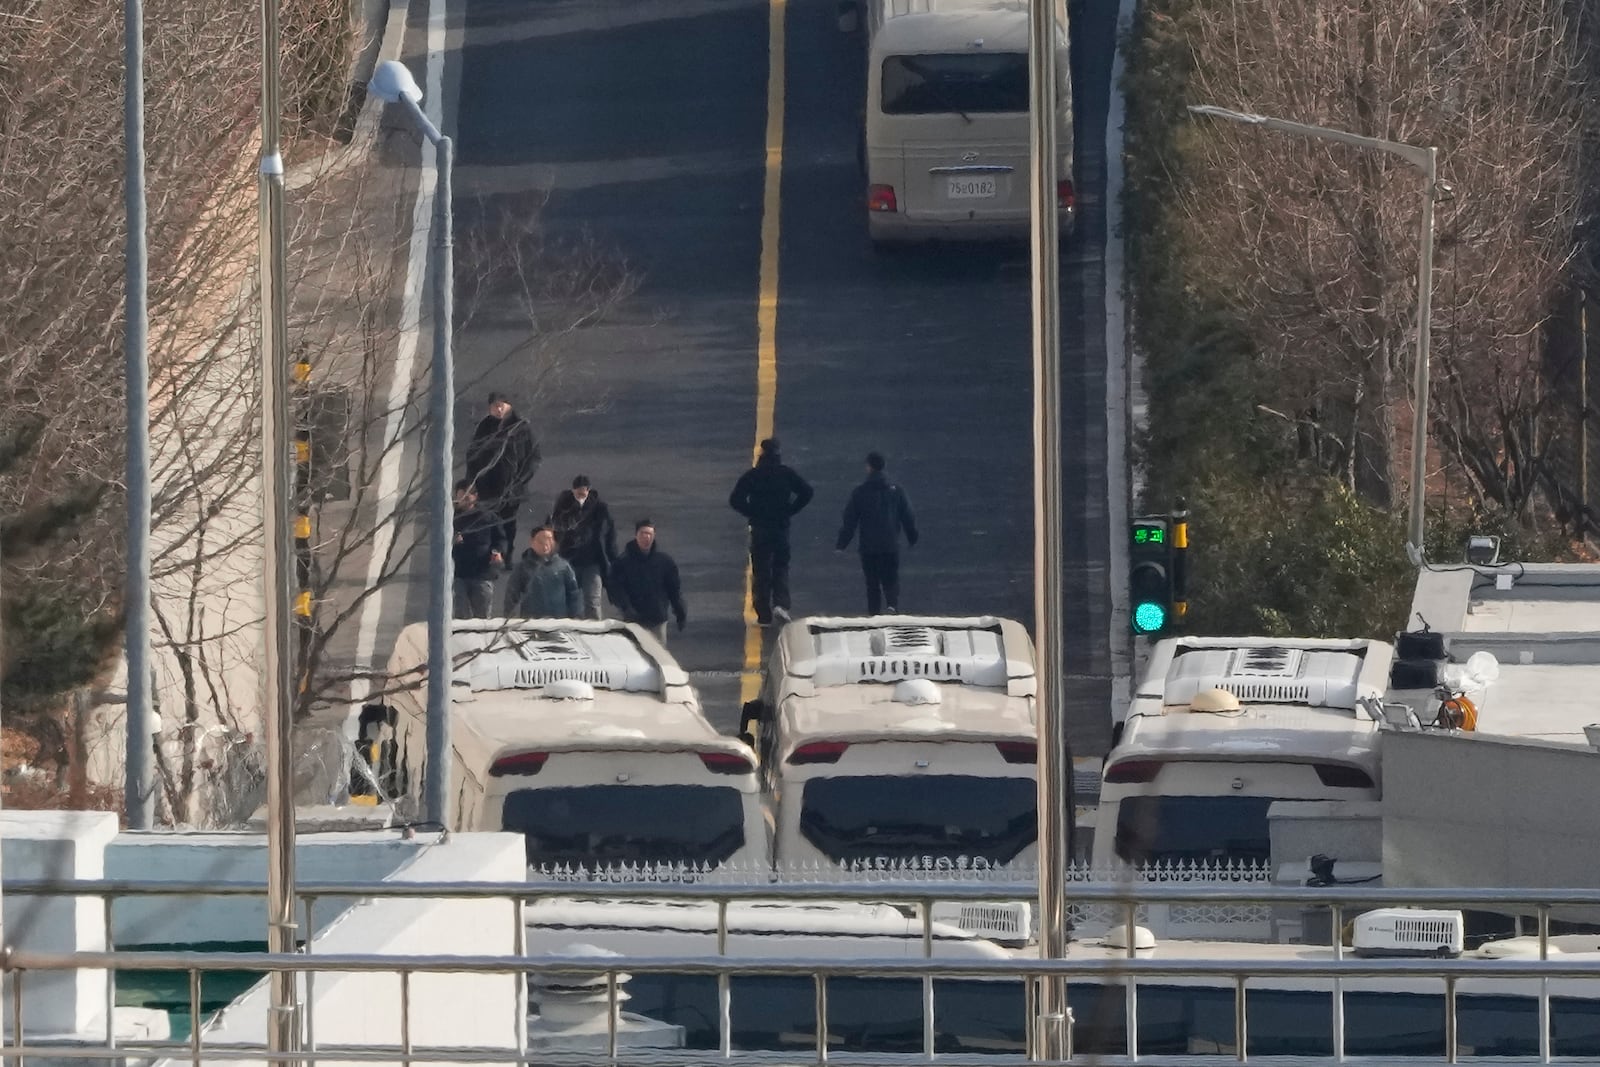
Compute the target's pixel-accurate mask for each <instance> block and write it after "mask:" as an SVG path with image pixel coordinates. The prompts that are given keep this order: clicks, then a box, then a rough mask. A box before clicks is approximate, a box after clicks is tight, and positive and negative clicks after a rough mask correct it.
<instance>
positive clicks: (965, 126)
mask: <svg viewBox="0 0 1600 1067" xmlns="http://www.w3.org/2000/svg"><path fill="white" fill-rule="evenodd" d="M865 2H866V4H867V31H868V34H869V41H868V46H867V54H868V69H867V100H866V107H865V118H864V122H863V126H864V141H863V147H862V163H863V168H864V170H865V171H866V179H867V205H866V206H867V229H868V232H869V234H870V235H871V238H872V241H873V244H874V245H875V246H883V245H890V244H896V243H904V242H911V241H925V240H929V239H947V240H987V239H995V238H1020V237H1026V236H1027V233H1028V222H1029V218H1030V215H1029V202H1028V189H1029V184H1028V173H1029V169H1028V158H1029V157H1028V5H1027V4H1026V3H1025V2H1022V0H865ZM1051 2H1052V3H1053V6H1054V8H1055V15H1056V49H1055V51H1056V55H1055V60H1056V71H1055V73H1056V93H1055V114H1056V154H1057V156H1058V166H1059V170H1058V171H1057V179H1058V180H1057V185H1056V207H1057V220H1058V224H1059V227H1060V231H1061V233H1062V235H1063V236H1065V235H1067V234H1070V233H1071V232H1072V226H1073V218H1074V204H1075V200H1074V192H1073V184H1072V158H1073V157H1072V70H1071V62H1070V57H1069V49H1068V34H1067V12H1066V8H1065V5H1064V4H1063V3H1062V0H1051Z"/></svg>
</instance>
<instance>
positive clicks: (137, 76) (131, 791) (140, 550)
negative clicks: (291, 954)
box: [122, 0, 156, 830]
mask: <svg viewBox="0 0 1600 1067" xmlns="http://www.w3.org/2000/svg"><path fill="white" fill-rule="evenodd" d="M122 58H123V63H122V78H123V83H122V133H123V151H124V155H125V161H124V162H125V167H126V177H125V188H124V190H123V195H124V203H125V206H126V214H127V227H128V233H127V244H126V247H125V251H124V254H123V270H124V278H125V281H124V287H123V288H124V294H125V295H124V297H123V300H124V307H123V318H124V322H125V324H124V326H123V349H124V353H123V354H124V366H123V378H124V383H125V387H126V388H125V391H126V393H127V396H126V404H127V407H126V410H127V417H128V444H127V450H128V455H127V477H128V482H127V484H128V501H127V507H128V591H127V597H126V608H125V615H124V622H123V648H124V653H125V655H126V656H127V660H128V706H127V708H126V709H125V710H126V714H125V716H124V718H123V722H124V723H125V726H124V729H125V731H126V734H127V737H126V746H127V761H128V765H127V768H126V771H125V775H124V781H123V802H124V805H123V806H124V807H125V808H126V810H127V813H128V828H129V829H130V830H149V829H151V828H152V827H153V826H154V824H155V799H156V789H155V775H154V773H153V768H154V765H155V753H154V751H153V742H152V740H151V735H152V734H153V733H154V732H155V730H154V723H153V722H152V721H151V719H152V712H153V707H152V704H153V700H152V694H151V688H152V687H151V675H150V355H149V344H148V341H147V337H148V331H149V317H150V311H149V254H148V251H147V247H148V246H147V245H146V243H145V180H144V2H143V0H126V2H125V3H124V4H123V9H122Z"/></svg>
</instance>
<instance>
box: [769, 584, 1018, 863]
mask: <svg viewBox="0 0 1600 1067" xmlns="http://www.w3.org/2000/svg"><path fill="white" fill-rule="evenodd" d="M1036 684H1037V678H1036V676H1035V672H1034V661H1033V645H1032V643H1031V642H1030V641H1029V640H1028V635H1027V633H1026V632H1025V631H1024V630H1023V629H1022V627H1021V626H1020V625H1018V624H1017V623H1015V622H1011V621H1010V620H1006V619H996V618H988V617H983V618H965V619H955V618H917V617H911V616H902V615H893V616H881V617H874V618H857V619H849V618H807V619H797V620H795V621H794V622H791V623H790V624H789V625H787V626H785V627H784V628H783V631H782V632H781V633H780V635H779V637H778V640H777V642H776V648H775V649H774V651H773V654H772V659H771V662H770V665H769V668H768V671H767V679H766V684H765V688H764V689H763V693H762V696H761V698H760V699H758V700H755V701H752V702H751V703H750V704H748V705H746V706H745V709H744V720H745V723H746V727H745V728H746V730H747V732H748V733H751V734H753V733H755V732H757V731H759V734H760V745H759V751H760V755H761V774H762V778H763V782H764V784H765V787H766V790H767V797H768V805H769V808H770V812H771V817H772V820H773V824H774V827H775V834H774V846H773V853H774V860H775V862H776V864H777V865H778V867H779V868H780V870H781V869H783V868H785V867H790V866H796V865H798V866H800V867H803V868H809V867H813V866H816V867H822V868H824V869H836V870H837V869H846V870H852V869H862V868H867V867H875V866H884V865H894V866H901V865H907V864H910V865H917V866H926V865H929V864H931V865H933V867H934V869H936V870H940V869H951V868H960V867H962V866H964V865H976V866H979V867H1004V866H1008V865H1019V866H1029V865H1031V864H1032V863H1033V861H1034V858H1035V854H1036V841H1037V837H1038V809H1037V802H1036V798H1035V790H1036V785H1035V774H1034V770H1035V763H1036V762H1037V748H1036V731H1037V725H1036V723H1035V720H1034V694H1035V687H1036Z"/></svg>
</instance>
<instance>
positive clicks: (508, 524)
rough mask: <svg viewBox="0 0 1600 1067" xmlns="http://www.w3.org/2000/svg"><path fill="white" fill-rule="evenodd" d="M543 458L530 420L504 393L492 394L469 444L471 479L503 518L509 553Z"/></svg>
mask: <svg viewBox="0 0 1600 1067" xmlns="http://www.w3.org/2000/svg"><path fill="white" fill-rule="evenodd" d="M539 459H540V455H539V442H538V440H537V439H536V438H535V437H534V436H533V427H532V426H529V425H528V420H527V419H525V418H523V417H522V416H521V415H518V414H517V413H516V412H515V411H513V410H512V408H511V401H510V400H509V399H508V398H507V397H506V395H505V394H504V393H490V394H489V411H488V414H486V415H484V417H483V418H482V419H480V420H478V425H477V428H476V429H474V430H473V431H472V441H471V443H470V444H468V445H467V480H468V481H470V482H471V483H472V486H473V488H474V489H476V490H477V491H478V499H479V500H481V501H482V502H483V508H484V510H485V511H488V512H492V513H493V514H494V515H495V517H496V519H497V520H498V521H499V523H500V535H499V536H500V544H501V545H502V546H504V548H505V551H506V554H507V555H508V556H509V555H510V553H511V550H512V546H514V545H515V544H516V543H517V512H518V511H520V510H522V503H523V501H525V500H526V499H527V498H528V483H529V482H531V481H532V480H533V476H534V475H535V474H537V473H538V472H539ZM508 566H509V564H508Z"/></svg>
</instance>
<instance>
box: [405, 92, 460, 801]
mask: <svg viewBox="0 0 1600 1067" xmlns="http://www.w3.org/2000/svg"><path fill="white" fill-rule="evenodd" d="M416 106H417V105H416V103H415V102H411V107H412V108H416ZM417 113H418V114H419V115H420V114H421V111H420V109H418V112H417ZM423 126H424V130H425V131H426V130H429V129H432V124H431V123H428V122H427V121H426V119H424V120H423ZM437 133H438V131H437V130H434V131H433V135H432V136H430V138H429V139H430V140H432V141H433V144H434V146H435V148H437V150H438V152H437V155H436V156H435V160H434V165H435V169H436V170H437V172H438V175H439V182H438V186H437V188H436V189H435V190H434V202H433V203H434V212H433V251H434V259H433V368H432V373H431V375H430V376H429V377H430V380H429V389H430V396H429V405H428V406H429V417H430V421H431V422H432V424H433V425H432V427H431V429H432V431H433V449H432V455H431V456H430V457H429V459H430V465H431V466H432V468H433V469H432V484H431V485H430V487H429V493H428V496H429V509H428V565H429V569H430V571H431V575H430V582H429V585H428V770H427V776H426V781H425V782H424V783H423V785H424V799H425V801H426V810H427V820H428V821H429V822H433V823H438V824H439V825H440V826H441V827H445V828H448V827H449V826H450V681H451V669H452V668H451V663H450V626H451V622H450V616H451V610H450V609H451V603H450V601H451V595H450V594H451V585H452V581H453V579H452V576H453V574H454V566H453V565H452V563H451V553H450V549H451V544H452V542H453V540H454V534H455V525H454V523H453V521H452V508H451V502H450V471H451V468H452V466H453V457H452V453H453V452H454V450H455V395H456V386H455V359H454V350H453V349H452V347H451V345H452V339H451V323H452V321H453V316H454V307H453V303H454V295H455V294H454V291H453V290H454V288H455V252H454V248H453V243H452V234H451V214H452V211H451V203H450V186H451V181H450V179H451V169H452V167H453V165H454V163H455V159H454V156H455V152H454V146H453V145H452V144H451V142H450V138H448V137H443V136H437Z"/></svg>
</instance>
